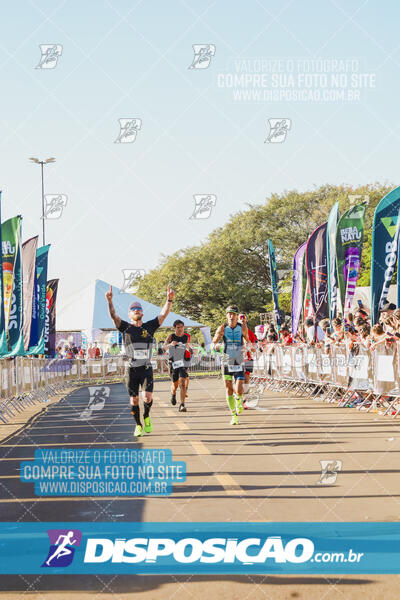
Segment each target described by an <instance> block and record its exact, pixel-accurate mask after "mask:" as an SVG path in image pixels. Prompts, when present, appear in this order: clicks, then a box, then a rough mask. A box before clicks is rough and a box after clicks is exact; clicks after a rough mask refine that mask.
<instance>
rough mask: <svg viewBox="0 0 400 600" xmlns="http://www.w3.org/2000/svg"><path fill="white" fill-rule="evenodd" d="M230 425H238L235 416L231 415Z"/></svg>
mask: <svg viewBox="0 0 400 600" xmlns="http://www.w3.org/2000/svg"><path fill="white" fill-rule="evenodd" d="M231 425H239V419H238V416H237V415H232V419H231Z"/></svg>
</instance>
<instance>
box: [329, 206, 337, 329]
mask: <svg viewBox="0 0 400 600" xmlns="http://www.w3.org/2000/svg"><path fill="white" fill-rule="evenodd" d="M338 220H339V202H335V204H334V205H333V206H332V209H331V212H330V213H329V218H328V225H327V230H326V256H327V260H328V304H329V318H330V320H332V319H334V318H335V317H336V314H337V280H336V230H337V224H338Z"/></svg>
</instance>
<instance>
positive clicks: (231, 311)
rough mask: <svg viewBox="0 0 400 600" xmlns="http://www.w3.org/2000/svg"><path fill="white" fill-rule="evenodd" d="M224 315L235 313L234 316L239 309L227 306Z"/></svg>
mask: <svg viewBox="0 0 400 600" xmlns="http://www.w3.org/2000/svg"><path fill="white" fill-rule="evenodd" d="M225 313H235V314H236V315H238V314H239V309H238V307H237V306H236V304H230V305H229V306H228V308H227V309H226V311H225Z"/></svg>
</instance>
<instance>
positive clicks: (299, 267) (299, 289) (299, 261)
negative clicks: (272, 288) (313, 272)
mask: <svg viewBox="0 0 400 600" xmlns="http://www.w3.org/2000/svg"><path fill="white" fill-rule="evenodd" d="M306 246H307V242H304V244H302V245H301V246H300V248H298V249H297V251H296V254H295V255H294V259H293V280H292V334H293V337H295V336H296V334H297V329H298V327H299V321H300V316H301V310H302V306H303V296H304V291H305V290H304V287H303V264H304V253H305V251H306Z"/></svg>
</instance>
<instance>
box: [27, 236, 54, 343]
mask: <svg viewBox="0 0 400 600" xmlns="http://www.w3.org/2000/svg"><path fill="white" fill-rule="evenodd" d="M49 248H50V245H47V246H41V248H38V249H37V251H36V285H35V288H36V294H35V297H34V300H33V304H32V326H31V337H30V340H29V351H28V353H29V354H44V326H45V321H46V288H47V261H48V255H49Z"/></svg>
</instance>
